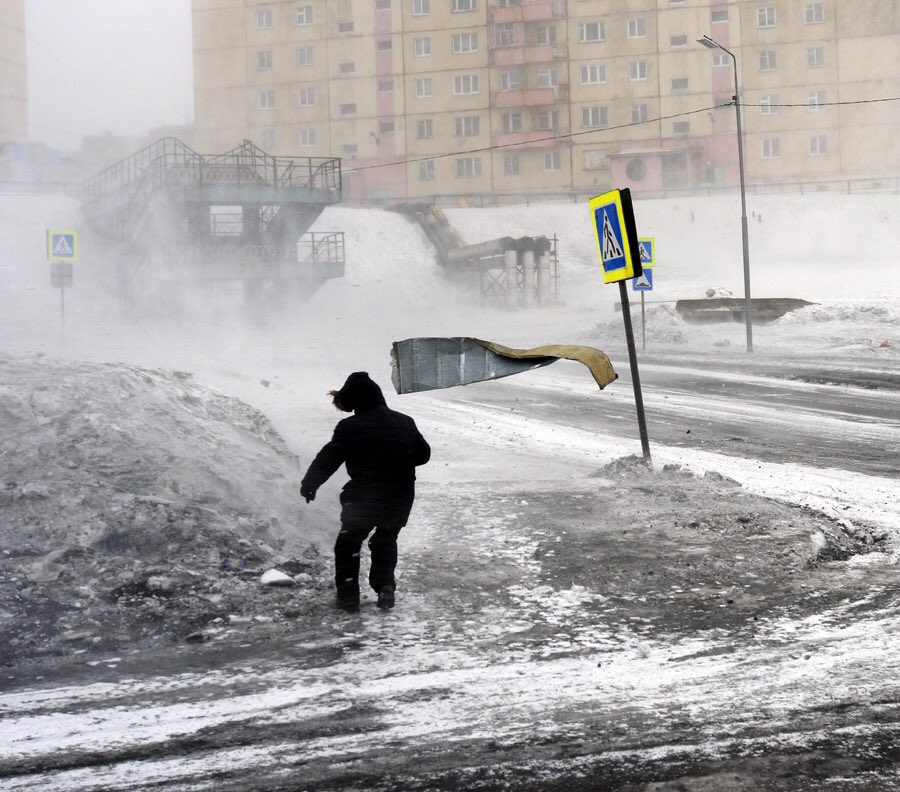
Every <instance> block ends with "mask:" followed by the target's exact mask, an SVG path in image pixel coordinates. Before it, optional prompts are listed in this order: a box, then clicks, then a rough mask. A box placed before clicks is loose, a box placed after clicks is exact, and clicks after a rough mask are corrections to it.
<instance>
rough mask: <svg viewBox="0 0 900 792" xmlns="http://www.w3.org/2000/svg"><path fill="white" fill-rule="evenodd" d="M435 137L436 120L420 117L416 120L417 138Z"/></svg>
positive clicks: (429, 138)
mask: <svg viewBox="0 0 900 792" xmlns="http://www.w3.org/2000/svg"><path fill="white" fill-rule="evenodd" d="M433 137H434V121H433V120H432V119H431V118H420V119H419V120H418V121H416V139H418V140H431V139H432V138H433Z"/></svg>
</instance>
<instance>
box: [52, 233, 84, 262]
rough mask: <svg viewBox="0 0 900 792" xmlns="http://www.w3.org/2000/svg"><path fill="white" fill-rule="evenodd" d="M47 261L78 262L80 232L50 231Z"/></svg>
mask: <svg viewBox="0 0 900 792" xmlns="http://www.w3.org/2000/svg"><path fill="white" fill-rule="evenodd" d="M47 261H61V262H67V261H78V232H77V231H48V232H47Z"/></svg>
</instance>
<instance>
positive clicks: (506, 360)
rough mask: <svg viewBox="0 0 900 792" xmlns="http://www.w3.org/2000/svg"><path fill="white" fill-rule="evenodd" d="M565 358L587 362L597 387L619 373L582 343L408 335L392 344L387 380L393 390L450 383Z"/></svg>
mask: <svg viewBox="0 0 900 792" xmlns="http://www.w3.org/2000/svg"><path fill="white" fill-rule="evenodd" d="M560 358H565V359H567V360H576V361H578V362H580V363H583V364H584V365H585V366H587V367H588V368H589V369H590V371H591V374H592V376H593V377H594V381H595V382H596V383H597V385H598V386H599V387H601V388H603V387H605V386H606V385H608V384H609V383H610V382H612V381H614V380H615V379H616V378H617V377H618V374H616V372H615V370H614V369H613V367H612V363H610V361H609V358H608V357H607V356H606V355H604V354H603V352H601V351H600V350H599V349H594V348H593V347H587V346H574V345H566V344H551V345H548V346H541V347H534V348H532V349H513V348H511V347H505V346H502V345H501V344H495V343H493V342H491V341H482V340H480V339H477V338H465V337H455V338H408V339H406V340H405V341H395V342H394V344H393V346H392V348H391V365H392V367H393V371H392V372H391V381H392V382H393V384H394V389H395V390H396V391H397V393H416V392H417V391H424V390H434V389H437V388H452V387H454V386H457V385H470V384H471V383H473V382H482V381H484V380H492V379H499V378H501V377H509V376H511V375H513V374H521V373H522V372H524V371H531V370H532V369H535V368H540V367H541V366H548V365H550V364H551V363H553V362H555V361H557V360H559V359H560Z"/></svg>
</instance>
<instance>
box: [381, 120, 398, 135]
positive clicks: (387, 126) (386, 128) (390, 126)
mask: <svg viewBox="0 0 900 792" xmlns="http://www.w3.org/2000/svg"><path fill="white" fill-rule="evenodd" d="M378 134H379V135H393V134H394V122H393V121H379V122H378Z"/></svg>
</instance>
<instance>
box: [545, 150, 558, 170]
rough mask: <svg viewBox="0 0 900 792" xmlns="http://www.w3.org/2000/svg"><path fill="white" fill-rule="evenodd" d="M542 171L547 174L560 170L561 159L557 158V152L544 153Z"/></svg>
mask: <svg viewBox="0 0 900 792" xmlns="http://www.w3.org/2000/svg"><path fill="white" fill-rule="evenodd" d="M544 170H545V171H547V172H548V173H550V172H553V171H558V170H562V157H560V156H559V152H558V151H545V152H544Z"/></svg>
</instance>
